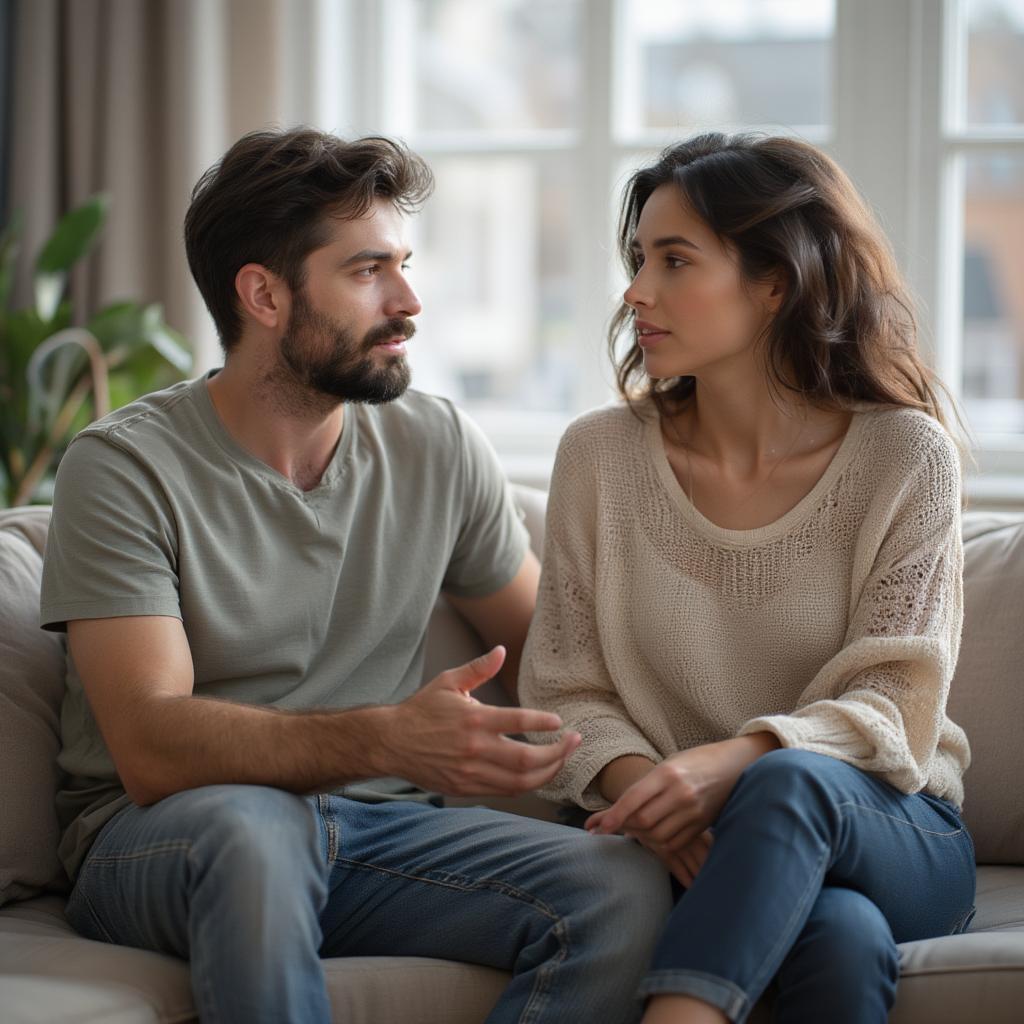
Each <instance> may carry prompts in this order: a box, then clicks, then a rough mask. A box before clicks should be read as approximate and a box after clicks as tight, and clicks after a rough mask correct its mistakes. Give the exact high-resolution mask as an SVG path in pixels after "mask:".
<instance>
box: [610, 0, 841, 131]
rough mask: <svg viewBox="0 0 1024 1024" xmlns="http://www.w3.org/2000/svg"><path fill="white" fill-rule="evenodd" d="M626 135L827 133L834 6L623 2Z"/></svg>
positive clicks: (780, 1)
mask: <svg viewBox="0 0 1024 1024" xmlns="http://www.w3.org/2000/svg"><path fill="white" fill-rule="evenodd" d="M624 14H625V17H624V22H625V26H624V27H625V38H626V43H625V47H626V49H625V52H624V55H623V57H624V65H625V71H626V73H625V82H624V88H625V94H624V97H623V99H624V115H625V123H624V124H623V125H622V127H623V129H624V130H625V131H626V132H627V133H633V132H636V131H638V130H643V129H645V128H646V129H650V128H676V129H681V130H685V129H689V128H693V127H697V126H701V125H768V124H775V125H799V126H817V125H828V124H829V123H830V122H831V120H832V115H831V110H832V33H833V27H834V24H835V3H834V0H802V2H799V3H794V2H792V0H716V2H715V3H706V4H705V3H679V0H626V6H625V12H624Z"/></svg>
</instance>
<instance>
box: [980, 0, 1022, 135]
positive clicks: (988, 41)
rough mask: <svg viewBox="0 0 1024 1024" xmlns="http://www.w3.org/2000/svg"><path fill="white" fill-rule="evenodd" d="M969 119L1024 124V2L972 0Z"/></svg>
mask: <svg viewBox="0 0 1024 1024" xmlns="http://www.w3.org/2000/svg"><path fill="white" fill-rule="evenodd" d="M967 33H968V34H967V120H968V122H969V123H970V124H975V125H999V124H1001V125H1009V124H1022V123H1024V74H1021V68H1022V67H1024V0H968V5H967Z"/></svg>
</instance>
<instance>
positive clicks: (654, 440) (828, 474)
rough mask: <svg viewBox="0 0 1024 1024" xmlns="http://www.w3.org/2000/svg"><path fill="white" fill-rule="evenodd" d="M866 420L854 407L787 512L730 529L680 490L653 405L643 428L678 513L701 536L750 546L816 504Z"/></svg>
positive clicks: (843, 463) (777, 534)
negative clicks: (827, 456) (816, 473)
mask: <svg viewBox="0 0 1024 1024" xmlns="http://www.w3.org/2000/svg"><path fill="white" fill-rule="evenodd" d="M866 419H867V412H866V411H865V410H862V409H861V410H855V411H854V413H853V417H852V419H851V420H850V425H849V426H848V427H847V429H846V433H845V435H844V436H843V440H842V441H841V442H840V445H839V448H838V449H837V450H836V453H835V454H834V455H833V456H832V460H831V461H830V462H829V464H828V466H827V467H826V468H825V472H824V473H822V475H821V476H820V477H819V478H818V481H817V483H815V485H814V486H813V487H812V488H811V489H810V490H809V491H808V492H807V494H805V495H804V496H803V497H802V498H801V499H800V500H799V501H798V502H797V503H796V504H795V505H794V506H793V507H792V508H791V509H790V510H789V511H788V512H786V513H784V514H783V515H782V516H780V517H779V518H778V519H776V520H775V521H774V522H771V523H766V524H765V525H764V526H758V527H755V528H754V529H751V530H730V529H727V528H726V527H724V526H719V525H718V524H717V523H713V522H712V521H711V520H710V519H708V518H707V517H706V516H705V515H704V514H703V513H702V512H701V511H700V510H699V509H698V508H697V507H696V506H695V505H694V504H693V502H692V501H690V498H689V496H688V495H687V493H686V491H685V490H683V488H682V486H681V485H680V483H679V481H678V480H677V479H676V475H675V473H674V472H673V471H672V465H671V463H670V462H669V461H668V454H667V453H666V451H665V446H664V443H663V441H662V437H661V426H660V418H659V416H658V412H657V409H656V408H655V407H654V406H653V404H652V405H651V406H650V408H649V414H648V416H647V417H646V422H645V424H644V430H645V432H646V435H647V450H648V455H649V457H650V458H651V461H652V462H653V464H654V469H655V472H656V473H657V475H658V477H659V479H660V480H661V483H662V486H663V487H664V489H665V491H666V493H667V494H668V496H669V498H670V499H671V500H672V502H673V504H674V505H675V506H676V507H677V508H678V509H679V510H680V512H682V514H683V516H684V517H685V518H686V519H687V520H688V521H689V522H690V524H691V525H692V526H693V527H694V528H695V529H697V530H699V531H700V532H701V533H703V534H704V535H705V536H708V537H710V538H712V539H714V540H716V541H720V542H724V543H728V544H734V545H740V546H753V545H758V544H764V543H766V542H768V541H772V540H775V539H776V538H778V537H780V536H782V535H784V534H785V533H787V532H788V531H789V530H791V529H792V528H793V527H794V526H796V525H797V524H798V523H799V522H801V521H802V520H803V519H804V518H805V517H806V516H807V515H808V514H809V513H810V512H811V511H813V509H814V508H815V507H817V505H818V503H819V501H820V500H821V498H822V497H823V496H824V495H825V494H826V492H827V491H828V490H829V488H830V487H831V486H832V485H833V484H834V483H835V481H836V480H837V478H838V477H839V476H840V474H842V472H843V470H845V469H846V467H847V466H848V465H849V464H850V462H851V460H852V458H853V455H854V452H855V448H856V443H857V439H858V438H859V437H860V434H861V431H862V429H863V426H864V422H865V420H866Z"/></svg>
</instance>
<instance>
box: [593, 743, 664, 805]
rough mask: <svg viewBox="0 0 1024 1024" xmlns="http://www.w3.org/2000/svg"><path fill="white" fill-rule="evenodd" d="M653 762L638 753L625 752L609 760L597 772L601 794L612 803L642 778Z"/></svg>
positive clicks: (652, 765)
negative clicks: (621, 755) (623, 754)
mask: <svg viewBox="0 0 1024 1024" xmlns="http://www.w3.org/2000/svg"><path fill="white" fill-rule="evenodd" d="M653 767H654V762H653V761H652V760H651V759H650V758H648V757H642V756H641V755H639V754H626V755H625V756H623V757H617V758H615V760H614V761H609V762H608V764H606V765H605V766H604V767H603V768H602V769H601V770H600V771H599V772H598V773H597V779H596V780H595V781H596V782H597V788H598V791H599V792H600V794H601V796H603V797H604V798H605V800H607V801H608V803H610V804H613V803H615V801H616V800H618V799H619V797H620V796H622V794H623V793H625V792H626V790H627V789H629V787H630V786H632V785H633V783H634V782H638V781H639V780H640V779H642V778H643V777H644V776H645V775H646V774H647V773H648V772H649V771H650V770H651V769H652V768H653Z"/></svg>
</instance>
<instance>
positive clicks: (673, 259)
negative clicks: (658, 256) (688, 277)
mask: <svg viewBox="0 0 1024 1024" xmlns="http://www.w3.org/2000/svg"><path fill="white" fill-rule="evenodd" d="M687 263H689V260H684V259H683V258H682V256H666V257H665V266H667V267H668V268H669V270H676V269H677V268H679V267H685V266H686V265H687Z"/></svg>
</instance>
